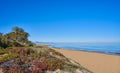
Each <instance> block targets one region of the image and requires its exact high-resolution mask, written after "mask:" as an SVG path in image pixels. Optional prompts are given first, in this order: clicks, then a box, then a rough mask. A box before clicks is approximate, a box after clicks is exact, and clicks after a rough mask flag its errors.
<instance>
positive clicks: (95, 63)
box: [55, 49, 120, 73]
mask: <svg viewBox="0 0 120 73" xmlns="http://www.w3.org/2000/svg"><path fill="white" fill-rule="evenodd" d="M55 50H57V51H58V52H61V53H62V54H63V55H65V56H66V57H68V58H71V59H73V60H75V61H76V62H78V63H80V64H81V65H82V66H84V67H85V68H87V69H89V70H91V71H93V72H94V73H120V56H115V55H107V54H101V53H93V52H84V51H73V50H64V49H55Z"/></svg>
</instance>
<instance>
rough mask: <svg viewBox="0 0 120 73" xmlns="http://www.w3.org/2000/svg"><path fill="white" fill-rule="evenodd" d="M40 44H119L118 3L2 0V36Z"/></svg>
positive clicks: (115, 0) (116, 0) (108, 0)
mask: <svg viewBox="0 0 120 73" xmlns="http://www.w3.org/2000/svg"><path fill="white" fill-rule="evenodd" d="M14 26H19V27H22V28H24V29H25V31H27V32H29V33H30V35H31V36H30V37H29V39H30V40H32V41H41V42H120V1H119V0H0V32H3V33H7V32H10V31H11V28H12V27H14Z"/></svg>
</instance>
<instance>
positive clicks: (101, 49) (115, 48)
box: [36, 42, 120, 56]
mask: <svg viewBox="0 0 120 73" xmlns="http://www.w3.org/2000/svg"><path fill="white" fill-rule="evenodd" d="M36 44H43V45H47V46H49V47H54V48H59V49H67V50H78V51H87V52H97V53H104V54H111V55H118V56H120V43H64V42H62V43H58V42H57V43H55V42H37V43H36Z"/></svg>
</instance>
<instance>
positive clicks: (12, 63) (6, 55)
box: [0, 27, 92, 73]
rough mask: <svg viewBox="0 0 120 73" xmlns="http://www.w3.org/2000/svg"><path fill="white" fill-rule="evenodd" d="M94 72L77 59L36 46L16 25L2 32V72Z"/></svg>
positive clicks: (0, 59) (0, 37)
mask: <svg viewBox="0 0 120 73" xmlns="http://www.w3.org/2000/svg"><path fill="white" fill-rule="evenodd" d="M66 72H67V73H92V72H91V71H89V70H87V69H85V68H84V67H82V66H81V65H80V64H78V63H76V62H75V61H73V60H71V59H68V58H66V57H65V56H64V55H62V54H61V53H59V52H57V51H55V50H53V49H51V48H49V47H47V46H35V45H34V44H33V43H31V42H30V41H29V40H28V33H27V32H24V30H23V29H21V28H18V27H15V28H14V30H13V32H11V33H8V34H5V35H3V34H0V73H66Z"/></svg>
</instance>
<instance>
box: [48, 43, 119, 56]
mask: <svg viewBox="0 0 120 73" xmlns="http://www.w3.org/2000/svg"><path fill="white" fill-rule="evenodd" d="M46 46H47V45H46ZM48 47H50V46H48ZM50 48H55V49H63V50H71V51H82V52H88V53H89V52H90V53H99V54H105V55H114V56H120V53H119V54H117V53H110V52H108V53H105V52H99V51H87V50H75V49H68V48H59V47H50Z"/></svg>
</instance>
